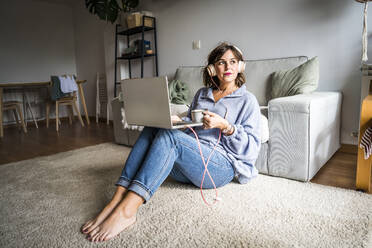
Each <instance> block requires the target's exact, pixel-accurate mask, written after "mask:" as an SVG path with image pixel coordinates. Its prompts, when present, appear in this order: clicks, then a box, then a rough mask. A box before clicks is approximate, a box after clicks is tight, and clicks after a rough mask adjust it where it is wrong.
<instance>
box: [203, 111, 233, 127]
mask: <svg viewBox="0 0 372 248" xmlns="http://www.w3.org/2000/svg"><path fill="white" fill-rule="evenodd" d="M203 114H204V118H203V127H204V128H205V129H210V128H219V129H221V130H223V129H225V128H227V127H228V126H229V122H228V121H227V120H226V119H224V118H222V117H221V116H219V115H218V114H215V113H213V112H209V111H204V112H203Z"/></svg>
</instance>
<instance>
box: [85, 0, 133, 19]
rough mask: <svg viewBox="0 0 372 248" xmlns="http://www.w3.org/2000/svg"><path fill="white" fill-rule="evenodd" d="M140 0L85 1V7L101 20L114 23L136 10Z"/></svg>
mask: <svg viewBox="0 0 372 248" xmlns="http://www.w3.org/2000/svg"><path fill="white" fill-rule="evenodd" d="M138 4H139V0H85V7H86V8H87V9H88V10H89V12H90V13H92V14H94V15H97V16H98V17H99V18H100V19H101V20H105V21H109V22H111V23H114V22H115V21H116V20H117V19H118V17H119V16H120V15H121V14H123V13H126V12H129V11H131V10H133V9H134V8H136V7H137V6H138Z"/></svg>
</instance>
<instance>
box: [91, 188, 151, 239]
mask: <svg viewBox="0 0 372 248" xmlns="http://www.w3.org/2000/svg"><path fill="white" fill-rule="evenodd" d="M143 201H144V200H143V198H142V197H140V196H139V195H137V194H136V193H134V192H132V191H129V192H128V193H127V194H126V195H125V197H124V199H123V200H122V201H121V203H120V204H119V205H118V206H117V207H116V208H115V210H114V211H112V212H111V214H110V216H109V217H108V218H107V219H106V220H105V221H104V222H103V223H101V224H100V225H98V226H97V227H96V228H94V229H93V231H91V232H90V233H89V234H88V239H89V240H90V241H93V242H97V241H105V240H109V239H111V238H113V237H115V236H116V235H118V234H119V233H121V232H122V231H124V230H125V229H126V228H128V227H129V226H131V225H133V224H134V223H135V222H136V214H137V211H138V208H139V207H140V206H141V205H142V203H143Z"/></svg>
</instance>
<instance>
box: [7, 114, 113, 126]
mask: <svg viewBox="0 0 372 248" xmlns="http://www.w3.org/2000/svg"><path fill="white" fill-rule="evenodd" d="M82 118H83V121H84V123H86V119H85V117H84V116H82ZM59 119H60V121H61V122H62V121H63V122H64V121H68V120H69V119H68V116H65V117H60V118H59ZM106 120H107V119H106V118H98V123H106ZM55 121H56V118H50V119H49V125H51V123H55ZM74 121H78V122H79V120H78V119H77V116H76V115H75V118H74ZM89 121H90V123H96V117H95V116H89ZM36 122H37V125H38V126H46V120H45V119H43V120H37V121H36ZM109 125H113V122H112V120H109ZM16 126H17V123H15V122H14V123H8V124H5V125H3V128H13V127H16ZM27 127H35V122H34V121H33V120H27Z"/></svg>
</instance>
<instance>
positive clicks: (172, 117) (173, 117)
mask: <svg viewBox="0 0 372 248" xmlns="http://www.w3.org/2000/svg"><path fill="white" fill-rule="evenodd" d="M171 120H172V123H177V122H180V121H182V119H181V118H180V117H179V116H178V115H172V116H171Z"/></svg>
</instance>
